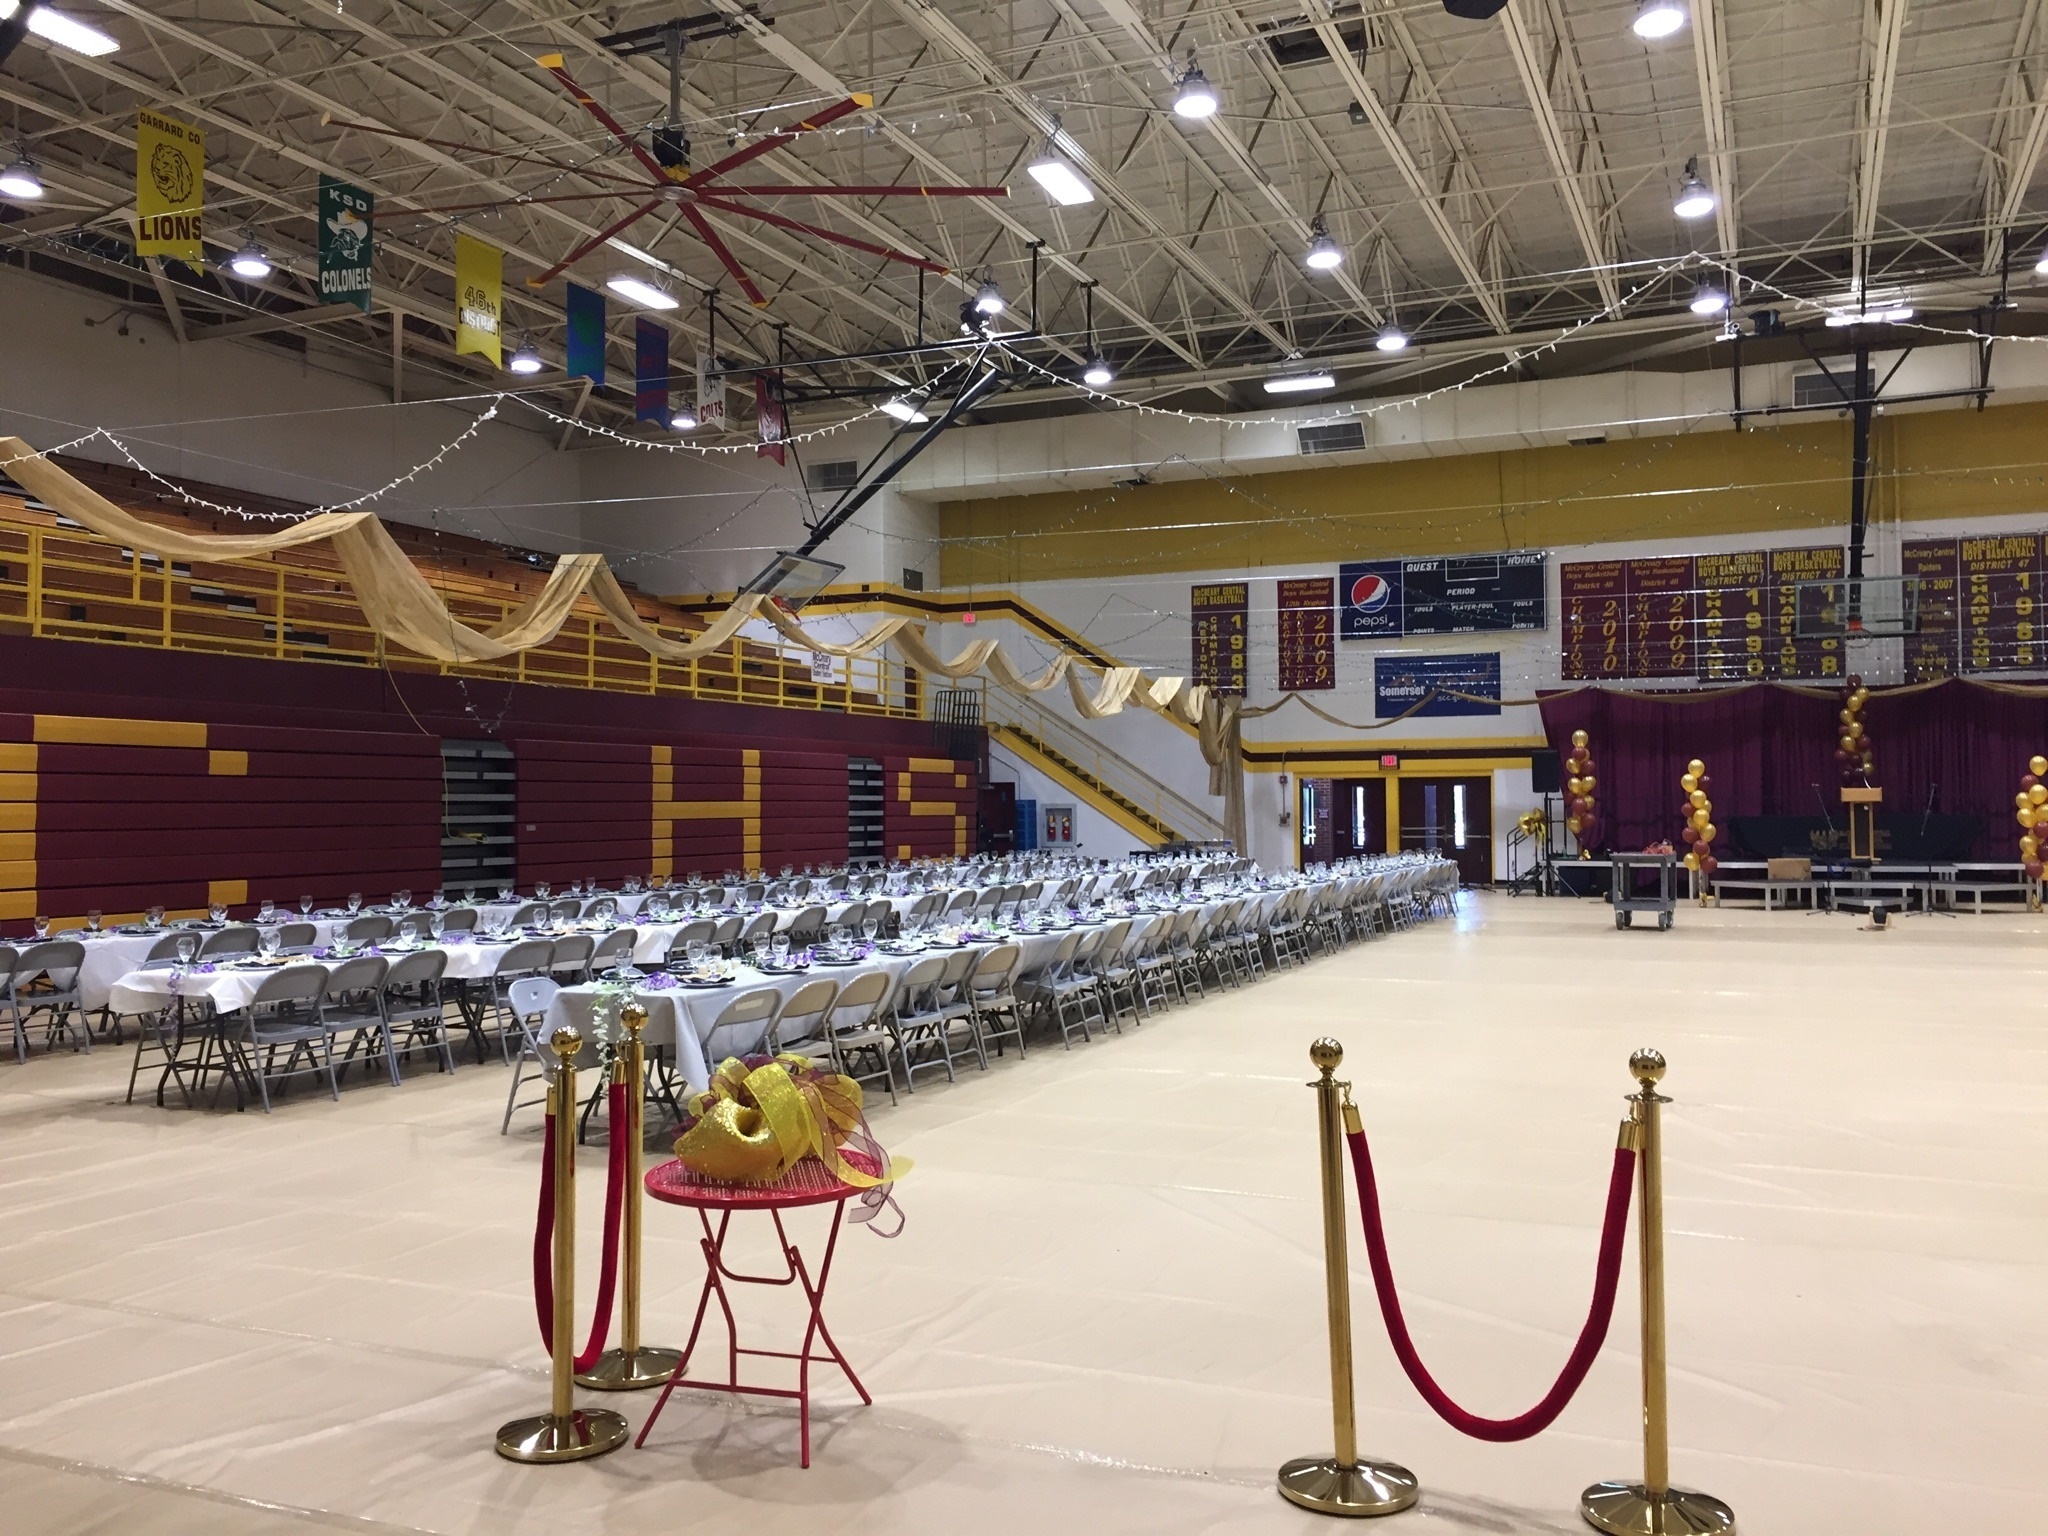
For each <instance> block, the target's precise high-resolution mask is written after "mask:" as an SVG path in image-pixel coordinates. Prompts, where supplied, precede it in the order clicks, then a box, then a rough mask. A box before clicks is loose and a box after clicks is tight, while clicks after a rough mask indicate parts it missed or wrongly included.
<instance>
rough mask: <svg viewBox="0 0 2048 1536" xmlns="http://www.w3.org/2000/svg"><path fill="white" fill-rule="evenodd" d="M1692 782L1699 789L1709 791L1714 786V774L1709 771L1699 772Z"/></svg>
mask: <svg viewBox="0 0 2048 1536" xmlns="http://www.w3.org/2000/svg"><path fill="white" fill-rule="evenodd" d="M1694 782H1695V784H1697V786H1698V787H1699V788H1700V789H1702V790H1705V791H1708V792H1711V791H1712V790H1713V788H1714V776H1713V775H1712V774H1711V773H1703V774H1701V775H1700V776H1699V778H1698V779H1696V780H1695V781H1694Z"/></svg>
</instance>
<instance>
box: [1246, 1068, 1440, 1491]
mask: <svg viewBox="0 0 2048 1536" xmlns="http://www.w3.org/2000/svg"><path fill="white" fill-rule="evenodd" d="M1308 1059H1309V1060H1310V1061H1312V1062H1314V1063H1315V1066H1316V1070H1317V1072H1318V1073H1319V1074H1320V1076H1319V1078H1318V1079H1317V1081H1315V1082H1313V1083H1311V1084H1309V1086H1310V1087H1311V1088H1313V1089H1315V1091H1316V1119H1317V1129H1318V1131H1319V1133H1320V1136H1321V1143H1322V1163H1323V1271H1324V1278H1325V1280H1326V1281H1327V1284H1328V1290H1329V1306H1330V1410H1331V1417H1332V1419H1333V1420H1334V1421H1335V1425H1336V1440H1337V1454H1336V1455H1334V1456H1304V1457H1302V1458H1300V1459H1299V1460H1297V1461H1290V1462H1288V1463H1287V1465H1286V1466H1284V1467H1282V1468H1281V1469H1280V1494H1281V1497H1283V1498H1285V1499H1286V1500H1288V1502H1290V1503H1293V1504H1299V1505H1300V1506H1301V1507H1302V1508H1303V1509H1313V1510H1316V1511H1318V1512H1320V1513H1322V1514H1325V1515H1357V1516H1363V1515H1391V1514H1395V1513H1397V1512H1399V1511H1400V1510H1404V1509H1406V1508H1408V1507H1409V1506H1410V1505H1411V1504H1413V1503H1414V1502H1415V1499H1416V1496H1417V1494H1418V1493H1420V1491H1421V1489H1420V1487H1419V1486H1418V1484H1417V1483H1416V1481H1415V1474H1414V1473H1413V1472H1410V1471H1409V1470H1408V1469H1407V1468H1406V1467H1399V1466H1396V1465H1394V1463H1392V1462H1390V1461H1360V1460H1359V1458H1358V1422H1357V1417H1356V1413H1355V1407H1354V1403H1353V1400H1352V1386H1351V1260H1350V1251H1349V1245H1348V1244H1347V1243H1346V1241H1345V1225H1346V1213H1345V1207H1344V1139H1343V1133H1342V1131H1341V1130H1340V1129H1339V1126H1338V1122H1337V1116H1338V1109H1339V1105H1338V1093H1339V1091H1340V1090H1348V1089H1349V1088H1350V1086H1351V1085H1350V1084H1349V1083H1339V1082H1338V1081H1337V1080H1336V1076H1335V1074H1336V1071H1337V1068H1338V1067H1339V1066H1340V1065H1341V1064H1342V1063H1343V1060H1344V1047H1343V1046H1341V1045H1339V1044H1338V1043H1337V1042H1336V1041H1334V1040H1318V1041H1317V1042H1316V1043H1315V1044H1314V1045H1312V1046H1310V1047H1309V1049H1308ZM1347 1108H1348V1106H1347ZM1349 1112H1350V1113H1351V1114H1352V1115H1356V1114H1357V1111H1356V1110H1350V1111H1349Z"/></svg>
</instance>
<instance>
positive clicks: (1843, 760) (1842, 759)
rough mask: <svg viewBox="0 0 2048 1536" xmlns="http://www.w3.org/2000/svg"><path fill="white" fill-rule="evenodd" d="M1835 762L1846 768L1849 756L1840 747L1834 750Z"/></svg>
mask: <svg viewBox="0 0 2048 1536" xmlns="http://www.w3.org/2000/svg"><path fill="white" fill-rule="evenodd" d="M1835 761H1836V762H1838V763H1840V764H1841V765H1842V766H1843V767H1845V768H1846V767H1847V766H1848V765H1849V754H1848V753H1847V752H1845V751H1843V750H1842V749H1841V748H1840V747H1837V748H1835Z"/></svg>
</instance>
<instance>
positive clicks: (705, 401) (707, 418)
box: [697, 352, 726, 432]
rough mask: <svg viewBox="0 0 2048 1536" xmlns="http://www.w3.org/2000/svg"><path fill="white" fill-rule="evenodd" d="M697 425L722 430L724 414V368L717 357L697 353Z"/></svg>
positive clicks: (724, 419)
mask: <svg viewBox="0 0 2048 1536" xmlns="http://www.w3.org/2000/svg"><path fill="white" fill-rule="evenodd" d="M697 425H698V426H700V427H710V428H713V429H714V430H716V431H720V432H723V431H724V430H725V425H726V415H725V370H724V369H723V368H721V367H720V366H719V364H718V359H717V358H715V357H710V356H707V355H706V354H704V353H702V352H699V353H698V354H697Z"/></svg>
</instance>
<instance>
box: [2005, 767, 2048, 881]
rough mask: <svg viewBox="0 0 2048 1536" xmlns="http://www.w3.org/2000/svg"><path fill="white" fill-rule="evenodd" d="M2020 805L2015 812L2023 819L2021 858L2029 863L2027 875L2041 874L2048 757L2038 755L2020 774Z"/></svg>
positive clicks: (2047, 818) (2047, 815)
mask: <svg viewBox="0 0 2048 1536" xmlns="http://www.w3.org/2000/svg"><path fill="white" fill-rule="evenodd" d="M2013 803H2014V804H2015V805H2016V806H2017V807H2018V810H2017V811H2015V812H2014V814H2015V815H2016V816H2018V817H2019V823H2020V858H2021V860H2022V861H2023V862H2024V863H2025V864H2026V867H2027V878H2028V879H2029V880H2038V879H2040V878H2041V869H2042V859H2041V844H2042V843H2043V842H2044V841H2048V839H2044V837H2043V836H2042V829H2043V828H2048V757H2036V758H2034V759H2033V760H2032V761H2031V762H2029V763H2028V764H2027V771H2026V772H2025V773H2024V774H2022V775H2021V776H2020V792H2019V793H2018V794H2017V795H2015V796H2014V797H2013Z"/></svg>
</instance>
